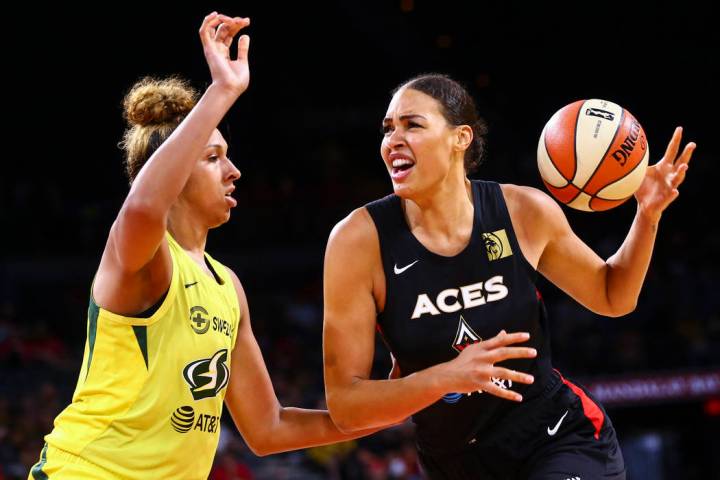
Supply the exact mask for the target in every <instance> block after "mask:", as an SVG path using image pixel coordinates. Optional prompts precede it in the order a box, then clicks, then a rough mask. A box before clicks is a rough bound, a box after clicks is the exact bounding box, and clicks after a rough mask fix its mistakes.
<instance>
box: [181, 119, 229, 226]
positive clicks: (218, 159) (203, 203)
mask: <svg viewBox="0 0 720 480" xmlns="http://www.w3.org/2000/svg"><path fill="white" fill-rule="evenodd" d="M227 148H228V147H227V142H225V139H224V138H223V136H222V134H220V132H219V131H218V130H217V129H216V130H214V131H213V133H212V135H210V139H209V140H208V142H207V145H206V146H205V149H204V150H203V153H202V156H201V157H200V158H199V160H198V161H197V163H196V164H195V167H194V168H193V171H192V173H191V174H190V178H189V179H188V181H187V183H186V184H185V188H184V189H183V191H182V193H181V195H180V198H179V200H180V201H181V202H183V203H187V204H188V206H189V207H190V211H192V212H193V213H194V214H195V215H197V216H198V220H199V221H200V222H202V223H204V224H206V225H207V226H208V227H209V228H213V227H217V226H219V225H222V224H223V223H225V222H227V221H228V220H229V219H230V209H231V208H233V207H235V206H236V205H237V201H236V200H235V199H234V198H233V197H232V193H233V190H235V186H234V185H233V184H234V183H235V180H237V179H238V178H240V170H238V169H237V168H236V167H235V165H233V163H232V162H231V161H230V159H229V158H228V157H227Z"/></svg>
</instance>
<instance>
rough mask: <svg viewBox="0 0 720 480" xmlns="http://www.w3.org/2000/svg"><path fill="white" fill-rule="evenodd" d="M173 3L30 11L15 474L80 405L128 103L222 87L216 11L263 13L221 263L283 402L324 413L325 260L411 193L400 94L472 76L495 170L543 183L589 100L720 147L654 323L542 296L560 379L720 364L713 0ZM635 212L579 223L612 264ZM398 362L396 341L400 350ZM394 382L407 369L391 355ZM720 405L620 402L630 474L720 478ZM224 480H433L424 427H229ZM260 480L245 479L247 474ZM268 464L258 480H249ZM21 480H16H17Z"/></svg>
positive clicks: (20, 35)
mask: <svg viewBox="0 0 720 480" xmlns="http://www.w3.org/2000/svg"><path fill="white" fill-rule="evenodd" d="M203 3H204V2H195V3H194V5H192V6H184V5H179V4H177V3H173V2H158V3H151V2H146V3H144V4H139V3H136V4H132V3H123V4H122V5H116V4H113V3H107V4H95V5H88V6H87V7H78V6H73V5H66V4H55V5H53V6H50V7H48V8H40V7H39V6H37V5H35V4H30V3H29V4H27V5H16V8H18V7H19V11H17V12H15V11H9V12H8V13H7V23H8V24H9V27H10V28H9V29H8V31H7V32H6V33H5V35H7V36H8V38H7V41H6V45H5V47H4V49H5V53H6V56H5V61H4V65H5V68H4V70H5V72H4V74H3V76H4V77H5V80H6V81H8V82H9V83H10V85H11V87H6V97H7V103H6V109H5V112H4V116H5V118H6V119H7V122H6V123H5V125H6V126H5V128H4V130H5V132H6V133H7V135H6V144H7V146H8V148H7V155H8V156H7V157H6V160H5V168H4V169H3V172H2V180H1V182H2V183H1V184H0V187H1V188H0V192H1V193H0V195H2V197H1V200H2V203H1V204H0V205H1V207H0V221H1V222H2V225H4V226H5V229H6V231H5V234H4V235H3V236H2V238H3V249H2V257H3V258H2V265H1V266H0V290H1V291H0V308H1V310H0V361H1V362H2V363H1V367H0V378H1V379H2V380H1V381H0V445H1V448H0V469H1V470H0V479H1V478H16V477H18V478H19V477H23V476H24V475H26V472H27V470H26V468H27V467H28V466H29V465H31V464H32V463H34V462H35V461H36V458H37V455H38V453H39V450H40V448H41V447H42V436H43V435H44V434H45V433H48V432H49V430H50V429H51V425H52V423H51V422H52V418H54V416H55V415H56V414H57V413H58V412H59V410H60V409H61V408H62V407H64V406H65V404H67V403H68V402H69V400H70V396H71V394H72V390H73V388H74V386H75V381H76V375H77V371H78V370H79V366H80V362H81V355H82V345H83V343H84V341H85V315H86V312H85V310H86V308H87V299H88V292H89V286H90V282H91V281H92V275H93V273H94V269H95V268H96V266H97V263H98V260H99V258H100V254H101V252H102V248H103V245H104V242H105V238H106V236H107V232H108V229H109V227H110V225H111V223H112V221H113V219H114V217H115V215H116V213H117V211H118V209H119V207H120V205H121V203H122V201H123V198H124V196H125V194H126V192H127V181H126V179H125V176H124V168H123V165H122V157H121V154H120V151H119V149H118V148H117V146H116V145H117V142H118V141H119V140H120V138H121V135H122V132H123V128H124V124H123V120H122V110H121V101H122V98H123V96H124V94H125V92H126V91H127V90H128V89H129V88H130V86H131V85H132V84H133V83H134V82H135V81H136V80H137V79H139V78H140V77H142V76H144V75H158V76H165V75H169V74H180V75H182V76H184V77H186V78H189V79H190V80H191V81H192V82H193V83H194V84H195V85H196V86H197V87H198V88H200V89H203V88H204V87H205V86H206V85H207V83H208V81H209V75H208V72H207V67H206V66H205V63H204V60H203V57H202V49H201V46H200V41H199V38H198V36H197V30H198V28H199V25H200V22H201V20H202V18H203V16H204V15H206V14H207V13H209V12H210V11H212V10H213V9H215V10H218V11H221V12H223V13H227V14H230V15H242V16H250V17H251V18H252V25H251V27H250V28H249V30H248V33H249V34H250V35H251V37H252V42H251V52H250V65H251V74H252V77H251V84H250V88H249V89H248V91H247V92H246V93H245V94H244V95H243V96H242V97H241V98H240V99H239V100H238V102H237V103H236V105H235V107H234V108H233V110H232V111H231V112H230V114H229V115H228V117H227V119H226V120H227V122H226V126H225V132H226V134H227V137H228V140H229V142H230V157H231V158H232V159H233V160H234V161H235V163H236V165H238V167H239V168H240V170H241V171H242V174H243V176H242V178H241V179H240V181H239V182H238V183H237V187H238V188H237V190H236V198H237V199H238V201H239V205H238V207H237V209H235V211H234V213H233V218H232V220H231V222H230V223H229V224H227V225H225V226H223V227H222V228H221V229H219V230H218V231H214V232H212V233H211V234H210V237H209V241H208V251H209V252H211V253H212V254H213V256H214V257H216V258H218V259H219V260H221V261H223V262H224V263H226V264H227V265H228V266H230V267H231V268H233V269H234V270H235V271H236V272H237V273H238V275H239V276H240V278H241V280H242V282H243V284H244V286H245V289H246V291H247V293H248V298H249V302H250V307H251V310H252V312H253V318H254V328H255V330H256V334H257V336H258V339H259V341H260V344H261V347H262V348H263V351H264V354H265V357H266V361H267V362H268V365H269V368H270V372H271V374H272V376H273V381H274V383H275V387H276V389H277V391H278V395H279V397H280V399H281V401H282V402H283V404H285V405H298V406H317V405H321V404H322V401H323V393H322V365H321V360H322V358H321V330H322V316H321V312H322V298H321V295H322V278H321V268H322V258H323V252H324V246H325V241H326V239H327V236H328V234H329V232H330V229H331V228H332V226H333V225H334V224H335V223H336V222H338V221H339V220H340V219H342V218H343V217H344V216H345V215H347V214H348V213H349V212H350V211H351V210H352V209H353V208H356V207H359V206H361V205H363V204H364V203H366V202H368V201H370V200H373V199H375V198H378V197H380V196H383V195H385V194H387V193H390V192H391V183H390V181H389V179H388V178H387V173H386V171H385V169H384V166H383V164H382V162H381V160H380V157H379V153H378V152H379V145H380V140H381V134H380V122H381V119H382V117H383V114H384V113H385V109H386V107H387V103H388V101H389V98H390V95H389V92H390V91H391V90H392V89H393V88H394V87H395V86H397V85H398V84H399V83H401V82H403V81H404V80H406V79H408V78H410V77H412V76H414V75H416V74H419V73H424V72H429V71H437V72H442V73H448V74H450V75H451V76H453V77H454V78H456V79H457V80H459V81H461V82H463V83H464V84H465V85H466V86H467V87H468V88H469V90H470V91H471V93H472V94H473V95H474V97H475V98H476V100H477V102H478V107H479V109H480V111H481V114H482V115H483V116H484V117H485V118H486V120H487V121H488V123H489V126H490V131H489V134H488V153H487V159H486V161H485V163H484V164H483V166H482V167H481V168H480V170H479V171H478V172H477V173H476V174H475V175H473V178H483V179H491V180H496V181H500V182H509V183H517V184H525V185H531V186H535V187H537V188H541V189H542V188H543V187H542V184H541V182H540V178H539V175H538V173H537V167H536V164H535V148H536V143H537V139H538V137H539V134H540V131H541V129H542V127H543V125H544V123H545V122H546V121H547V120H548V119H549V118H550V116H551V115H552V113H553V112H554V111H556V110H557V109H559V108H560V107H562V106H564V105H566V104H568V103H570V102H572V101H575V100H578V99H584V98H603V99H607V100H611V101H613V102H615V103H618V104H620V105H622V106H624V107H625V108H627V109H628V110H630V111H631V112H632V113H633V115H635V117H636V118H637V119H638V120H639V121H640V122H641V123H642V125H643V127H644V129H645V132H646V133H647V136H648V139H649V144H650V148H651V157H652V160H651V161H652V162H653V163H654V162H655V161H657V160H658V159H659V158H660V157H661V155H662V152H664V149H665V146H666V144H667V142H668V140H669V138H670V135H671V134H672V131H673V129H674V128H675V126H677V125H682V126H683V127H684V128H685V140H687V141H689V140H692V141H695V142H696V143H697V144H698V149H697V152H696V155H695V156H694V158H693V161H692V163H691V168H690V171H689V174H688V177H687V180H686V182H685V184H684V185H683V186H682V187H681V189H680V191H681V194H680V198H679V199H678V201H677V202H676V203H675V204H673V205H672V206H671V207H670V208H669V209H668V211H667V212H666V213H665V215H664V216H663V219H662V222H661V225H660V231H659V235H658V240H657V244H656V250H655V254H654V257H653V263H652V265H651V269H650V272H649V274H648V278H647V281H646V284H645V287H644V289H643V292H642V294H641V297H640V302H639V306H638V308H637V310H636V312H634V313H632V314H631V315H628V316H627V317H623V318H620V319H608V318H602V317H599V316H596V315H593V314H591V313H589V312H587V311H586V310H584V309H583V308H582V307H580V306H578V305H577V304H576V303H575V302H573V301H572V300H570V299H568V298H567V297H566V296H565V295H564V294H562V293H561V292H559V291H558V290H557V289H555V288H554V287H553V286H551V285H549V284H547V282H544V281H542V280H541V282H540V289H541V291H542V292H543V294H544V296H545V298H546V302H547V303H548V307H549V311H550V315H551V322H552V334H553V348H554V357H555V364H556V366H557V367H558V368H559V369H560V370H561V371H563V373H565V374H566V375H569V376H572V377H575V378H579V379H581V380H586V381H588V382H591V381H593V380H596V379H603V378H615V376H617V375H620V374H625V375H627V374H638V375H643V374H664V373H668V372H693V371H707V370H708V369H713V368H714V369H715V370H717V368H718V367H720V313H719V312H720V300H719V299H718V294H717V291H718V287H720V282H718V274H719V273H720V263H719V262H718V248H719V247H720V230H719V229H718V226H717V221H716V220H713V218H717V214H716V212H715V205H716V204H717V200H716V197H717V190H716V184H717V182H718V172H719V167H718V166H717V161H718V147H717V142H716V135H717V134H716V132H715V130H716V123H717V112H718V111H720V109H719V108H718V107H720V102H718V98H717V87H718V75H717V73H716V71H717V69H718V53H717V52H718V45H719V43H718V38H717V34H716V33H715V31H714V30H716V29H717V21H718V17H717V15H714V14H711V13H710V10H711V9H710V7H709V6H701V5H697V4H694V3H693V2H680V3H678V2H657V3H656V4H655V5H653V6H648V5H640V4H638V3H631V2H622V3H609V2H608V3H596V4H586V5H583V6H581V7H580V6H577V5H575V6H568V5H562V4H558V3H554V4H553V6H552V7H548V6H544V5H523V4H521V3H520V2H500V1H497V2H451V1H447V2H438V1H432V2H431V1H428V2H420V1H417V2H412V1H402V2H401V1H387V2H379V1H376V2H333V3H330V2H302V3H299V2H296V3H288V4H284V3H281V2H269V1H266V2H260V1H251V2H215V3H212V4H208V5H207V6H205V5H203ZM634 211H635V204H634V201H630V202H628V203H627V204H625V205H623V206H621V207H618V208H616V209H614V210H612V211H610V212H606V213H596V214H587V213H582V212H575V211H572V210H570V209H567V208H566V209H565V212H566V215H567V216H568V219H569V221H570V223H571V225H572V226H573V228H574V229H575V231H576V232H577V233H578V234H579V235H580V237H581V238H583V239H584V240H585V241H586V242H587V243H588V244H589V245H590V246H592V247H593V248H594V249H595V251H597V252H598V253H599V254H600V255H601V256H603V257H605V258H606V257H608V256H609V255H611V254H612V253H613V252H614V251H615V250H616V249H617V248H618V247H619V245H620V243H621V242H622V240H623V238H624V236H625V234H626V233H627V230H628V228H629V225H630V223H631V221H632V218H633V215H634ZM380 348H381V347H379V349H380ZM377 357H378V359H377V369H376V371H377V372H378V375H380V374H382V373H383V372H385V371H386V369H387V354H386V352H385V351H384V350H382V351H379V352H378V354H377ZM718 401H720V397H717V394H716V397H715V398H712V397H710V398H693V399H690V398H687V399H682V398H680V399H675V400H674V401H673V402H655V403H654V404H653V405H649V404H641V405H639V406H638V405H634V406H628V405H622V403H618V404H617V405H616V406H609V412H610V414H611V416H612V417H613V419H614V422H615V425H616V428H617V430H618V433H619V435H620V438H621V443H622V445H623V449H624V451H625V456H626V460H627V463H628V469H629V474H630V475H629V478H658V479H663V478H667V479H675V478H688V479H692V478H707V474H708V473H710V472H714V471H715V472H716V471H717V470H718V469H719V468H720V465H719V464H718V458H717V455H714V456H713V455H712V454H711V452H717V451H719V450H720V445H719V444H718V439H717V438H718V433H720V429H719V428H718V413H720V412H718V408H717V407H718V405H717V402H718ZM225 419H226V422H227V424H226V428H225V432H226V437H224V440H223V443H221V449H220V453H218V456H217V457H216V458H217V460H218V466H217V467H216V470H215V473H214V474H213V475H214V476H213V478H232V477H231V476H228V475H229V473H227V472H230V471H235V472H236V473H237V472H240V471H243V472H246V471H247V472H253V474H254V476H255V478H415V477H413V475H417V474H416V473H413V472H414V470H413V468H414V467H413V466H412V465H413V461H414V460H413V456H412V449H411V448H410V447H411V445H412V442H411V436H412V429H411V427H410V426H406V427H402V428H399V429H395V430H392V431H390V432H386V433H384V434H379V435H376V436H374V437H372V438H371V439H369V440H364V441H360V442H356V443H353V444H350V445H349V446H346V447H343V448H340V447H338V448H337V449H336V450H332V449H324V450H323V449H316V450H313V451H310V452H301V453H295V454H286V455H279V456H274V457H268V458H262V459H255V458H253V457H252V456H251V455H249V454H248V453H247V451H246V449H244V447H243V445H242V442H241V441H239V440H238V439H237V438H236V437H235V436H234V435H230V432H234V431H235V429H234V428H233V427H232V426H231V424H230V423H229V417H228V416H226V417H225ZM243 469H245V470H243ZM247 472H246V473H247ZM3 475H4V477H3Z"/></svg>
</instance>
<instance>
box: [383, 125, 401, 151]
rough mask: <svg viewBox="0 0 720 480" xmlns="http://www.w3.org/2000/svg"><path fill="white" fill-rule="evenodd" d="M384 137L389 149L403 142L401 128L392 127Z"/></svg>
mask: <svg viewBox="0 0 720 480" xmlns="http://www.w3.org/2000/svg"><path fill="white" fill-rule="evenodd" d="M385 138H386V144H387V146H388V147H390V148H391V149H392V148H396V147H401V146H403V145H404V144H405V135H404V134H403V132H402V129H401V128H395V129H393V130H392V132H391V133H390V135H389V136H387V137H385Z"/></svg>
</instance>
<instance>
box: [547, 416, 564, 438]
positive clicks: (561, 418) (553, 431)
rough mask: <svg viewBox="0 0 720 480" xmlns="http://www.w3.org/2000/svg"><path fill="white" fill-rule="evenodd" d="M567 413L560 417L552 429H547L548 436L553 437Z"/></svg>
mask: <svg viewBox="0 0 720 480" xmlns="http://www.w3.org/2000/svg"><path fill="white" fill-rule="evenodd" d="M568 412H569V410H565V415H563V416H562V417H560V420H558V422H557V423H556V424H555V426H554V427H553V428H550V427H548V429H547V431H548V435H550V436H551V437H552V436H553V435H555V434H556V433H557V431H558V428H560V424H561V423H562V422H563V420H565V417H566V416H567V414H568Z"/></svg>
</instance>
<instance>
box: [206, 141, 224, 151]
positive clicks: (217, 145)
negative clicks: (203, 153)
mask: <svg viewBox="0 0 720 480" xmlns="http://www.w3.org/2000/svg"><path fill="white" fill-rule="evenodd" d="M205 148H219V149H220V150H224V149H225V146H224V145H220V144H219V143H212V144H210V145H207V146H206V147H205Z"/></svg>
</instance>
